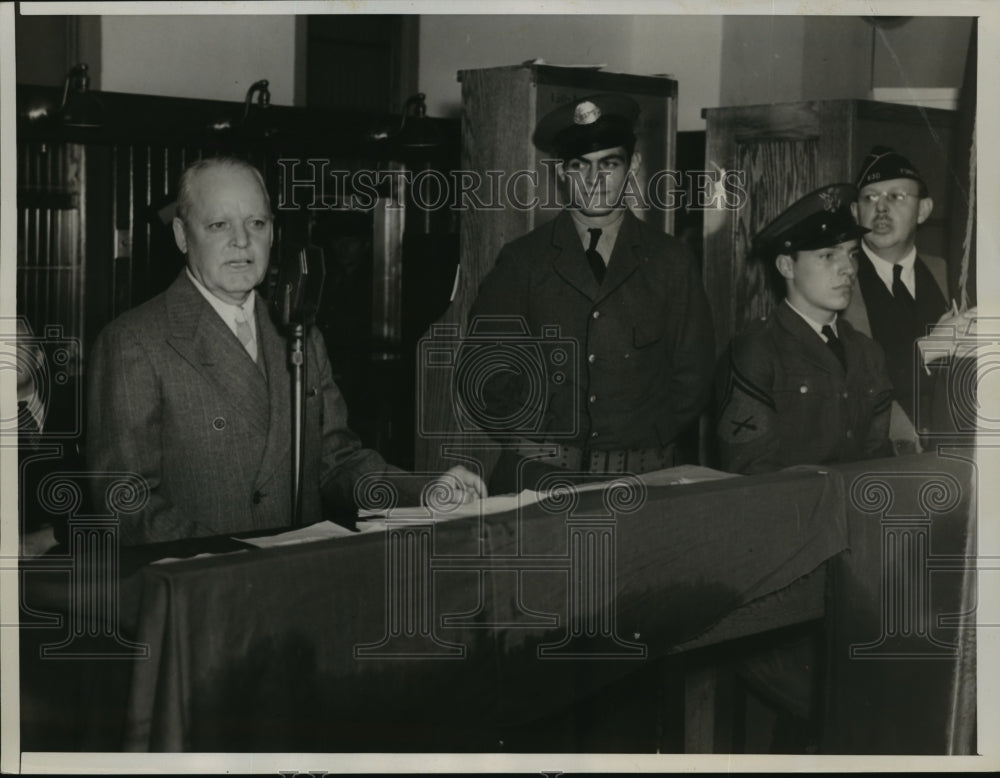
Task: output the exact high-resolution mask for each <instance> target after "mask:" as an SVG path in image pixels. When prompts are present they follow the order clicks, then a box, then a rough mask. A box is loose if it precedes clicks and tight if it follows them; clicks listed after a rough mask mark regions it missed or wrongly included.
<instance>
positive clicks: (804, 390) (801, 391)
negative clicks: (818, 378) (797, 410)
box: [799, 384, 809, 394]
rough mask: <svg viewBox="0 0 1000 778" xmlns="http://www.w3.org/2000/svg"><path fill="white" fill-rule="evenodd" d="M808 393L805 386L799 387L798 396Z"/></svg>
mask: <svg viewBox="0 0 1000 778" xmlns="http://www.w3.org/2000/svg"><path fill="white" fill-rule="evenodd" d="M808 391H809V387H808V386H806V385H805V384H802V386H800V387H799V394H806V393H807V392H808Z"/></svg>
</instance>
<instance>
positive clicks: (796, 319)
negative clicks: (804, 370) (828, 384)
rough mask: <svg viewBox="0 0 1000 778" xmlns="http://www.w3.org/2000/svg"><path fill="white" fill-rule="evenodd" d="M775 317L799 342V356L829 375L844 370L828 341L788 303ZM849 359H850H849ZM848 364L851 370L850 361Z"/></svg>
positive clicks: (784, 304)
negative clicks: (827, 343)
mask: <svg viewBox="0 0 1000 778" xmlns="http://www.w3.org/2000/svg"><path fill="white" fill-rule="evenodd" d="M775 316H776V317H777V319H778V323H779V324H780V325H781V326H782V328H784V330H785V331H786V332H787V333H788V334H790V335H791V336H792V337H793V338H795V339H796V340H797V341H798V342H799V344H800V346H801V347H800V349H799V354H800V356H801V357H802V358H803V359H805V360H806V361H807V362H810V363H811V364H813V365H815V366H816V367H818V368H820V369H821V370H824V371H826V372H827V373H837V372H841V371H842V370H843V368H842V367H841V365H840V362H839V361H838V360H837V357H836V356H834V354H833V352H832V351H831V350H830V347H829V346H828V345H826V341H825V340H823V338H822V337H820V335H819V334H818V333H817V332H816V331H815V330H814V329H813V328H812V327H810V326H809V325H808V324H806V323H805V321H803V319H802V317H801V316H799V315H798V314H797V313H796V312H795V311H793V310H792V309H791V308H790V307H789V306H788V303H787V302H782V303H781V305H779V306H778V308H777V310H776V313H775ZM848 359H850V358H849V357H848ZM847 364H848V368H850V364H851V363H850V361H848V363H847Z"/></svg>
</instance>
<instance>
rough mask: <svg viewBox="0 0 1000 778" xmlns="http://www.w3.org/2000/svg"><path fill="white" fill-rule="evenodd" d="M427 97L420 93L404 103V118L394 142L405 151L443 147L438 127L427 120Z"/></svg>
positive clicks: (395, 134) (394, 136)
mask: <svg viewBox="0 0 1000 778" xmlns="http://www.w3.org/2000/svg"><path fill="white" fill-rule="evenodd" d="M426 99H427V96H426V95H425V94H424V93H423V92H418V93H417V94H415V95H412V96H410V97H408V98H407V100H406V102H405V103H403V116H402V119H401V120H400V123H399V130H397V131H396V132H395V133H394V134H393V138H392V140H393V142H394V143H395V144H396V145H397V146H399V147H400V148H403V149H427V148H432V147H434V146H439V145H441V136H440V134H439V133H438V130H437V127H435V126H434V124H433V122H431V121H430V120H429V119H428V118H427V103H426Z"/></svg>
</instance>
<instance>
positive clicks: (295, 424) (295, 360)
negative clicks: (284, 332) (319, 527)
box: [288, 322, 306, 527]
mask: <svg viewBox="0 0 1000 778" xmlns="http://www.w3.org/2000/svg"><path fill="white" fill-rule="evenodd" d="M305 330H306V328H305V325H303V324H302V323H301V322H296V323H294V324H292V325H291V332H290V334H289V338H288V366H289V368H290V369H291V371H292V526H294V527H301V526H302V480H303V473H304V471H305V437H304V436H303V434H302V431H303V427H304V426H305V425H304V418H303V417H304V416H305V408H306V403H305V397H306V385H305V380H304V378H303V373H304V366H305V352H304V350H303V341H304V340H305Z"/></svg>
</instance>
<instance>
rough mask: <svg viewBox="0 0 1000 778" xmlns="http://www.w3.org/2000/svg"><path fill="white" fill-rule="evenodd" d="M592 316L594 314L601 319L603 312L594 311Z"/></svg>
mask: <svg viewBox="0 0 1000 778" xmlns="http://www.w3.org/2000/svg"><path fill="white" fill-rule="evenodd" d="M591 316H593V317H594V318H595V319H600V318H601V312H600V311H594V312H593V313H592V314H591Z"/></svg>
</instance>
